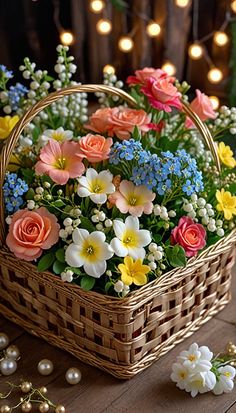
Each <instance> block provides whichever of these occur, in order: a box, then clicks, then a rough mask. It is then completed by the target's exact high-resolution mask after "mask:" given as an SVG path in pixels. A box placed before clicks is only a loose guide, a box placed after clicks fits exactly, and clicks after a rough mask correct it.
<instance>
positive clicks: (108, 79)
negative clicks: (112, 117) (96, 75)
mask: <svg viewBox="0 0 236 413" xmlns="http://www.w3.org/2000/svg"><path fill="white" fill-rule="evenodd" d="M103 77H104V78H103V84H104V85H107V86H115V87H116V88H118V89H122V87H123V86H124V83H123V82H122V80H117V76H116V75H114V74H110V73H104V75H103ZM95 95H96V96H97V97H98V98H99V99H98V102H99V103H100V105H101V107H106V106H110V99H112V100H113V101H114V102H117V101H118V100H119V96H116V95H113V96H110V97H109V96H107V95H106V94H105V93H102V92H96V93H95Z"/></svg>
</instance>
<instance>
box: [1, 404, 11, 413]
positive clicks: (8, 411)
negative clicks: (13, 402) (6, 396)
mask: <svg viewBox="0 0 236 413" xmlns="http://www.w3.org/2000/svg"><path fill="white" fill-rule="evenodd" d="M11 411H12V409H11V407H10V406H8V405H7V404H4V405H3V406H1V407H0V412H1V413H11Z"/></svg>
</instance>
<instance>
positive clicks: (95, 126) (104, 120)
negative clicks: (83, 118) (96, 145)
mask: <svg viewBox="0 0 236 413" xmlns="http://www.w3.org/2000/svg"><path fill="white" fill-rule="evenodd" d="M117 112H119V109H118V108H102V109H98V110H96V112H95V113H93V114H92V115H91V116H90V118H89V122H90V123H89V124H88V125H84V127H85V128H86V129H89V130H92V131H94V132H98V133H108V135H109V136H113V133H112V129H113V122H112V115H113V114H115V113H117Z"/></svg>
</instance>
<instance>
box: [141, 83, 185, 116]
mask: <svg viewBox="0 0 236 413" xmlns="http://www.w3.org/2000/svg"><path fill="white" fill-rule="evenodd" d="M141 92H143V93H144V95H146V96H147V98H148V100H149V103H150V105H151V106H153V107H154V108H156V109H158V110H164V111H165V112H171V110H172V109H171V108H172V107H175V108H176V109H181V108H182V104H181V102H180V98H181V93H180V92H179V91H178V89H177V88H176V87H175V86H174V85H173V84H172V83H171V82H170V80H169V79H168V78H164V79H159V80H156V79H154V78H153V77H150V78H149V79H148V80H147V82H146V84H145V85H144V86H143V87H142V88H141Z"/></svg>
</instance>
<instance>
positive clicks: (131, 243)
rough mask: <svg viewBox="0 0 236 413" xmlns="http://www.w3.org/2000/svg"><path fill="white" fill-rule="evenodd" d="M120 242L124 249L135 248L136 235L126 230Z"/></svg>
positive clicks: (136, 243)
mask: <svg viewBox="0 0 236 413" xmlns="http://www.w3.org/2000/svg"><path fill="white" fill-rule="evenodd" d="M122 242H123V244H124V245H125V247H131V248H136V247H137V246H138V237H137V234H136V233H135V232H134V231H132V230H129V229H127V230H126V231H125V232H124V234H123V237H122Z"/></svg>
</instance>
